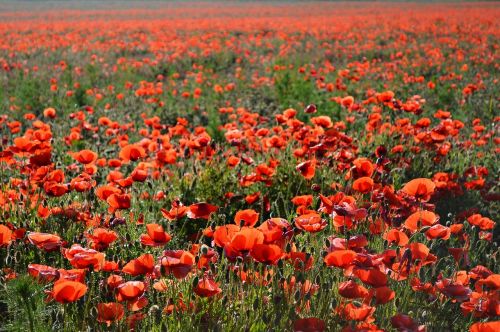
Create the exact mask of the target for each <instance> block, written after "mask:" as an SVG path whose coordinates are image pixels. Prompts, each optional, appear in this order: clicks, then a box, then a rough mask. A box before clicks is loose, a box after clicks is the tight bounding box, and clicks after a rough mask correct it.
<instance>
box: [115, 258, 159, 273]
mask: <svg viewBox="0 0 500 332" xmlns="http://www.w3.org/2000/svg"><path fill="white" fill-rule="evenodd" d="M153 269H154V257H153V255H151V254H143V255H141V256H139V257H137V258H136V259H133V260H131V261H130V262H128V263H127V264H126V265H125V266H124V267H123V269H122V272H123V273H126V274H130V275H132V276H134V277H135V276H138V275H143V274H147V273H151V272H153Z"/></svg>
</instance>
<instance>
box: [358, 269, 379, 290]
mask: <svg viewBox="0 0 500 332" xmlns="http://www.w3.org/2000/svg"><path fill="white" fill-rule="evenodd" d="M353 273H354V275H355V276H356V277H358V278H359V280H361V281H362V282H363V283H365V284H366V285H369V286H372V287H382V286H385V285H387V275H386V274H384V273H383V272H382V271H380V270H378V269H376V268H367V269H364V268H355V269H354V270H353Z"/></svg>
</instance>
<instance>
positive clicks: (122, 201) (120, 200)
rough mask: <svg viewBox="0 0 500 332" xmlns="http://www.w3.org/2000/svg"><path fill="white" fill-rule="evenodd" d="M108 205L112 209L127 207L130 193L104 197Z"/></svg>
mask: <svg viewBox="0 0 500 332" xmlns="http://www.w3.org/2000/svg"><path fill="white" fill-rule="evenodd" d="M106 202H108V204H109V206H110V207H112V208H114V209H129V208H130V195H129V194H111V195H109V196H108V198H107V199H106Z"/></svg>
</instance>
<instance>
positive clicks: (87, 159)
mask: <svg viewBox="0 0 500 332" xmlns="http://www.w3.org/2000/svg"><path fill="white" fill-rule="evenodd" d="M73 158H75V160H76V161H78V162H79V163H81V164H84V165H87V164H91V163H93V162H94V161H96V160H97V153H95V152H94V151H92V150H81V151H79V152H76V153H74V154H73Z"/></svg>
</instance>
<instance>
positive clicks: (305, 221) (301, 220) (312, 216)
mask: <svg viewBox="0 0 500 332" xmlns="http://www.w3.org/2000/svg"><path fill="white" fill-rule="evenodd" d="M327 225H328V223H327V222H326V220H324V219H322V218H321V216H320V215H319V214H317V213H309V214H304V215H301V216H298V217H296V218H295V226H297V228H298V229H301V230H303V231H306V232H310V233H316V232H319V231H321V230H323V229H324V228H325V227H326V226H327Z"/></svg>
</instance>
